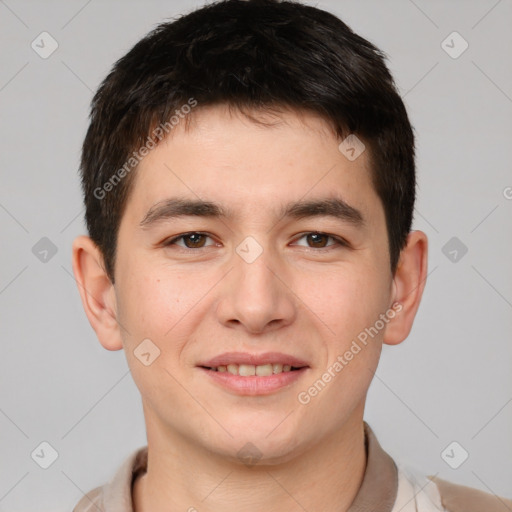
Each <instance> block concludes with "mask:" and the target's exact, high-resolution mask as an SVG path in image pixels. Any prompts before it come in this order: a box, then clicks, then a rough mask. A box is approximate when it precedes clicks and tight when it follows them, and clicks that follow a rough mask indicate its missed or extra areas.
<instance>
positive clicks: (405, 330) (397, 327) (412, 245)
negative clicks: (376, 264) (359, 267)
mask: <svg viewBox="0 0 512 512" xmlns="http://www.w3.org/2000/svg"><path fill="white" fill-rule="evenodd" d="M427 259H428V239H427V235H425V233H423V231H412V232H411V233H409V235H408V237H407V244H406V246H405V247H404V249H402V252H401V253H400V261H399V263H398V266H397V269H396V272H395V276H394V278H393V291H392V299H393V301H392V304H395V303H396V306H395V308H394V309H395V311H396V316H395V317H394V318H393V319H392V320H391V321H390V322H389V323H388V324H387V326H386V331H385V333H384V340H383V341H384V343H386V344H387V345H398V344H399V343H401V342H402V341H403V340H405V338H407V336H408V335H409V333H410V332H411V329H412V324H413V322H414V317H415V316H416V312H417V311H418V307H419V305H420V301H421V297H422V295H423V289H424V288H425V281H426V279H427ZM399 308H401V309H399Z"/></svg>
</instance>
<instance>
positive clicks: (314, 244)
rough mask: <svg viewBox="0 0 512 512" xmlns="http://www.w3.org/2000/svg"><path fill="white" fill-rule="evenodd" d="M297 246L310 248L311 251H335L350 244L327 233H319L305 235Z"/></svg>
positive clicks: (296, 243) (298, 240)
mask: <svg viewBox="0 0 512 512" xmlns="http://www.w3.org/2000/svg"><path fill="white" fill-rule="evenodd" d="M295 245H299V246H302V247H309V248H311V249H331V248H332V249H335V248H336V247H347V246H348V244H347V243H346V242H345V241H344V240H342V239H341V238H338V237H336V236H334V235H329V234H327V233H321V232H319V231H310V232H309V233H304V234H303V235H302V236H301V237H300V238H298V239H297V240H296V242H295Z"/></svg>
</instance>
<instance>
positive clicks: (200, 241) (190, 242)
mask: <svg viewBox="0 0 512 512" xmlns="http://www.w3.org/2000/svg"><path fill="white" fill-rule="evenodd" d="M208 239H211V238H210V237H209V236H208V235H205V234H204V233H197V232H191V233H185V234H183V235H180V236H177V237H175V238H173V239H172V240H169V241H168V242H166V243H165V244H164V245H165V246H167V247H168V246H173V245H176V246H178V247H182V248H183V249H202V248H203V247H209V246H211V245H215V243H210V244H207V240H208Z"/></svg>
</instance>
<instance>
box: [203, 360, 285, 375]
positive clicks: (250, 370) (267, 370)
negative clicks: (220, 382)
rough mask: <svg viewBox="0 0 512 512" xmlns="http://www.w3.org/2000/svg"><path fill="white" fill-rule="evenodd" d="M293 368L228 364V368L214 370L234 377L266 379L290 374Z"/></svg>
mask: <svg viewBox="0 0 512 512" xmlns="http://www.w3.org/2000/svg"><path fill="white" fill-rule="evenodd" d="M291 369H292V367H291V365H289V364H280V363H273V364H261V365H258V366H256V365H253V364H228V365H227V366H217V367H216V368H212V370H216V371H218V372H229V373H231V374H233V375H240V376H242V377H250V376H251V375H258V376H260V377H266V376H268V375H272V374H275V373H282V372H289V371H291Z"/></svg>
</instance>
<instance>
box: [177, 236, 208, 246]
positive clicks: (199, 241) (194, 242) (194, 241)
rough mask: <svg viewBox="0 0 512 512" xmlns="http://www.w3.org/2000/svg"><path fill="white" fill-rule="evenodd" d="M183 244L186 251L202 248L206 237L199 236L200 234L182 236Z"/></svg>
mask: <svg viewBox="0 0 512 512" xmlns="http://www.w3.org/2000/svg"><path fill="white" fill-rule="evenodd" d="M182 238H183V243H184V244H185V247H187V248H188V249H197V248H199V247H204V244H205V241H206V238H207V237H206V235H201V234H200V233H192V234H190V235H184V236H183V237H182Z"/></svg>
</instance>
